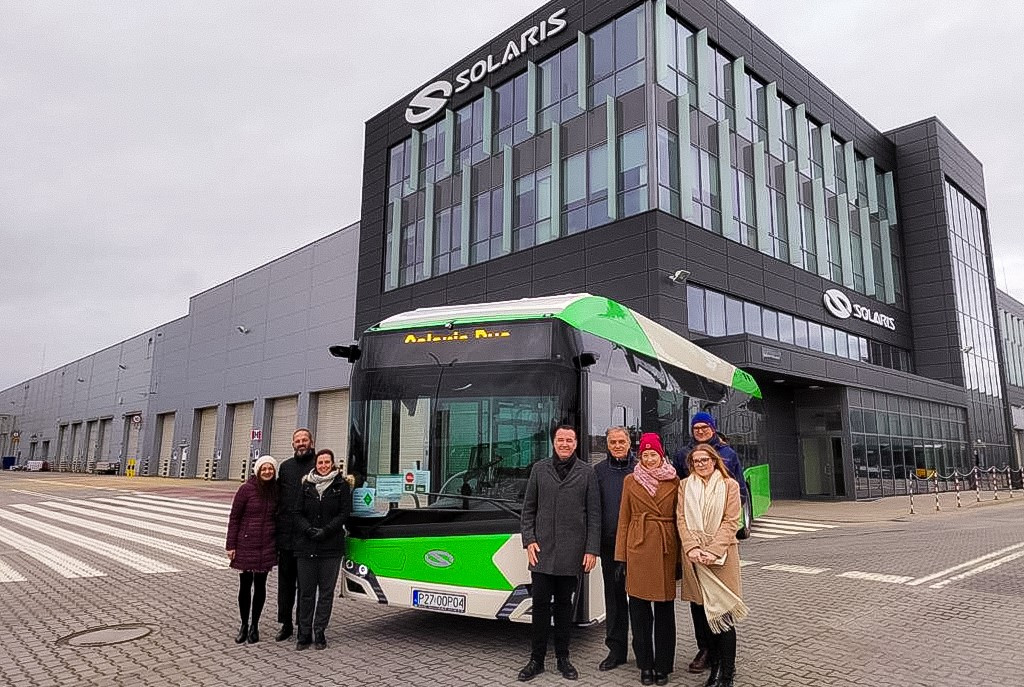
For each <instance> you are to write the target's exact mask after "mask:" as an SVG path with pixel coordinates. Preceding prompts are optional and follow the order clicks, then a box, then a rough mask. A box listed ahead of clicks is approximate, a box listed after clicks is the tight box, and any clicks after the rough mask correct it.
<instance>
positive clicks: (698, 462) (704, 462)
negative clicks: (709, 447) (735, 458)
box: [692, 458, 715, 465]
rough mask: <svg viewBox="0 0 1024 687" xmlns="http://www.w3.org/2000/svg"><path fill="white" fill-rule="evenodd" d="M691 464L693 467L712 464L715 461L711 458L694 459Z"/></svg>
mask: <svg viewBox="0 0 1024 687" xmlns="http://www.w3.org/2000/svg"><path fill="white" fill-rule="evenodd" d="M692 462H693V464H694V465H707V464H708V463H714V462H715V461H714V460H713V459H711V458H694V459H693V461H692Z"/></svg>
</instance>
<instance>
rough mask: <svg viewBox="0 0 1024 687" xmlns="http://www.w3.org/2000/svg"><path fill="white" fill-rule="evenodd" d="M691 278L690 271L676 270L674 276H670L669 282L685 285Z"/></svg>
mask: <svg viewBox="0 0 1024 687" xmlns="http://www.w3.org/2000/svg"><path fill="white" fill-rule="evenodd" d="M689 278H690V270H676V271H675V272H673V273H672V274H670V275H668V280H669V281H670V282H672V283H673V284H685V283H686V280H687V279H689Z"/></svg>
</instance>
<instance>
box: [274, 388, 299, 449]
mask: <svg viewBox="0 0 1024 687" xmlns="http://www.w3.org/2000/svg"><path fill="white" fill-rule="evenodd" d="M271 405H272V406H273V408H272V410H271V420H270V444H269V446H270V455H272V456H274V458H277V460H278V461H282V460H284V459H285V458H291V457H292V455H293V454H294V453H295V452H294V451H293V450H292V433H293V432H294V431H295V429H296V427H298V421H299V398H298V396H287V397H285V398H275V399H274V400H273V401H272V402H271Z"/></svg>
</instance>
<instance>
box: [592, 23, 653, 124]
mask: <svg viewBox="0 0 1024 687" xmlns="http://www.w3.org/2000/svg"><path fill="white" fill-rule="evenodd" d="M644 8H645V5H640V6H639V7H637V8H636V9H634V10H632V11H630V12H627V13H626V14H624V15H622V16H621V17H619V18H618V19H615V20H614V21H611V22H608V23H607V24H605V25H604V26H602V27H601V28H599V29H597V30H596V31H594V32H593V33H592V34H591V35H590V36H589V37H588V38H587V41H588V46H587V47H588V51H587V52H588V56H589V58H590V59H589V63H590V64H589V65H588V67H589V73H588V75H587V84H588V86H589V87H590V95H589V98H588V100H587V102H588V103H589V105H590V107H596V106H598V105H601V104H602V103H604V102H605V100H606V99H607V97H608V96H612V97H615V96H617V95H622V94H623V93H628V92H629V91H631V90H633V89H634V88H636V87H638V86H641V85H643V83H644V78H645V73H644V55H645V54H646V52H647V39H646V34H647V29H646V23H645V22H646V20H645V18H644Z"/></svg>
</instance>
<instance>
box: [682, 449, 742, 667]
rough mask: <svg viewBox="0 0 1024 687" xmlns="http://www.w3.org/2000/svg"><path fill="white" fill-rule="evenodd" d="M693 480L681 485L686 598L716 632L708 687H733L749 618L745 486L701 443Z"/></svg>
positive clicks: (692, 457)
mask: <svg viewBox="0 0 1024 687" xmlns="http://www.w3.org/2000/svg"><path fill="white" fill-rule="evenodd" d="M686 461H687V464H688V466H689V469H690V476H689V477H687V478H686V479H684V480H683V481H682V482H680V483H679V498H678V500H677V504H676V525H677V527H678V529H679V540H680V542H681V544H682V551H683V591H682V598H683V600H684V601H689V602H690V603H691V604H697V605H699V606H701V607H702V609H701V610H703V613H700V612H696V613H694V614H693V616H694V622H703V623H705V624H706V625H707V628H706V629H707V631H708V632H709V633H710V634H709V636H710V637H711V646H710V647H709V649H710V666H711V675H710V676H709V677H708V681H707V682H706V683H704V684H705V687H732V685H733V674H734V672H735V669H736V630H735V628H734V625H735V623H736V622H737V621H739V620H742V619H743V618H745V617H746V615H747V607H746V605H744V603H743V590H742V587H741V586H740V555H739V547H738V545H737V542H736V529H737V528H738V527H739V520H740V485H739V483H737V482H736V480H734V479H732V478H731V477H729V472H728V470H727V469H726V467H725V463H724V462H723V461H722V456H720V455H719V454H718V452H717V451H716V450H715V449H714V448H713V447H712V446H709V445H708V444H698V445H697V446H695V447H694V448H693V450H692V451H690V454H689V455H688V456H687V457H686Z"/></svg>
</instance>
